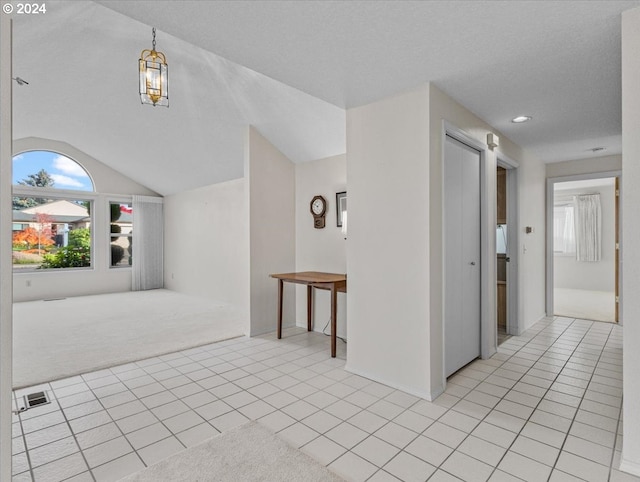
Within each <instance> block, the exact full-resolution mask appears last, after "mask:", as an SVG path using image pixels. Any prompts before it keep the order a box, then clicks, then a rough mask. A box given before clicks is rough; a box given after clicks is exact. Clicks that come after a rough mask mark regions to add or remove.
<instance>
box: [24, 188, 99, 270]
mask: <svg viewBox="0 0 640 482" xmlns="http://www.w3.org/2000/svg"><path fill="white" fill-rule="evenodd" d="M33 200H34V198H30V197H25V196H15V197H14V205H15V203H16V201H17V202H20V203H31V202H32V201H33ZM90 210H91V201H90V200H86V199H76V198H66V197H65V198H54V199H46V200H44V202H42V203H41V204H35V205H34V206H32V207H29V208H25V209H21V210H14V212H13V218H14V223H13V225H14V227H17V226H20V227H21V229H14V231H13V239H12V243H13V267H14V271H15V270H19V271H28V270H34V269H52V268H86V267H90V266H91V215H90ZM16 218H19V221H21V222H20V223H18V222H15V221H16Z"/></svg>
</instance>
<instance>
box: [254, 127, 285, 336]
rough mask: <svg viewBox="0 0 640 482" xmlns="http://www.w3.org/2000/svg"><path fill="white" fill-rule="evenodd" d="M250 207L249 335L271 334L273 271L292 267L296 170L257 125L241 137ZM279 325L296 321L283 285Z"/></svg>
mask: <svg viewBox="0 0 640 482" xmlns="http://www.w3.org/2000/svg"><path fill="white" fill-rule="evenodd" d="M246 148H247V152H246V155H245V179H246V181H247V182H248V189H247V196H248V199H247V203H248V207H249V211H248V214H249V221H248V226H249V271H250V273H249V292H250V310H251V327H250V334H251V336H255V335H259V334H262V333H268V332H272V331H274V330H275V328H276V321H277V317H276V314H277V301H278V300H277V293H278V282H277V281H276V280H275V279H272V278H269V274H272V273H288V272H292V271H295V268H296V247H295V243H296V234H295V168H294V164H293V163H292V162H291V161H290V160H289V159H287V158H286V157H285V156H284V154H282V153H281V152H280V151H278V150H277V149H276V148H275V147H274V146H273V145H272V144H271V143H270V142H269V141H267V139H265V138H264V137H263V136H262V135H261V134H260V133H259V132H258V130H257V129H256V128H254V127H250V128H249V131H248V139H247V141H246ZM283 312H284V315H283V324H285V325H293V324H295V287H294V286H292V285H291V283H286V284H285V292H284V309H283Z"/></svg>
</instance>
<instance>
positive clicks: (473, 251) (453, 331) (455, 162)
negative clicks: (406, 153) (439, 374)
mask: <svg viewBox="0 0 640 482" xmlns="http://www.w3.org/2000/svg"><path fill="white" fill-rule="evenodd" d="M443 224H444V228H445V229H444V253H445V256H444V273H445V286H444V295H445V306H444V340H445V343H444V344H445V346H444V353H445V375H446V376H449V375H451V374H452V373H454V372H456V371H457V370H459V369H460V368H462V367H463V366H465V365H466V364H467V363H469V362H470V361H472V360H474V359H476V358H477V357H479V356H480V152H478V151H477V150H475V149H473V148H471V147H469V146H467V145H466V144H463V143H462V142H459V141H457V140H456V139H453V138H452V137H449V136H446V142H445V155H444V223H443Z"/></svg>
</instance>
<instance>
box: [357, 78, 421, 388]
mask: <svg viewBox="0 0 640 482" xmlns="http://www.w3.org/2000/svg"><path fill="white" fill-rule="evenodd" d="M428 161H429V89H428V86H427V85H424V86H421V87H420V88H418V89H416V90H413V91H411V92H407V93H403V94H400V95H397V96H395V97H391V98H387V99H384V100H381V101H379V102H375V103H373V104H369V105H365V106H362V107H357V108H353V109H349V110H348V111H347V178H348V180H349V183H348V196H349V197H348V199H349V201H348V202H349V226H348V228H349V232H348V240H347V241H348V242H347V272H348V275H349V281H348V291H349V295H348V296H349V303H348V305H347V318H348V320H349V349H348V356H347V365H346V368H347V370H349V371H352V372H355V373H358V374H361V375H363V376H366V377H368V378H371V379H374V380H377V381H379V382H382V383H385V384H388V385H390V386H393V387H396V388H400V389H403V390H405V391H407V392H409V393H413V394H416V395H418V396H421V397H425V398H429V397H430V396H431V391H430V384H431V381H430V373H429V364H430V361H429V349H428V347H429V344H430V342H429V303H430V297H429V269H430V265H429V162H428Z"/></svg>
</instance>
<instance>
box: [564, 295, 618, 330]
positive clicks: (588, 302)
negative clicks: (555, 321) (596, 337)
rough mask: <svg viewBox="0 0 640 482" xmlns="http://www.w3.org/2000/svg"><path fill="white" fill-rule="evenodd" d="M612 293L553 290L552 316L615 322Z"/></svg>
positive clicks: (613, 296)
mask: <svg viewBox="0 0 640 482" xmlns="http://www.w3.org/2000/svg"><path fill="white" fill-rule="evenodd" d="M615 298H616V297H615V294H614V293H613V291H589V290H573V289H561V288H556V289H554V290H553V314H554V315H557V316H566V317H567V318H580V319H582V320H594V321H608V322H613V321H615Z"/></svg>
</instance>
